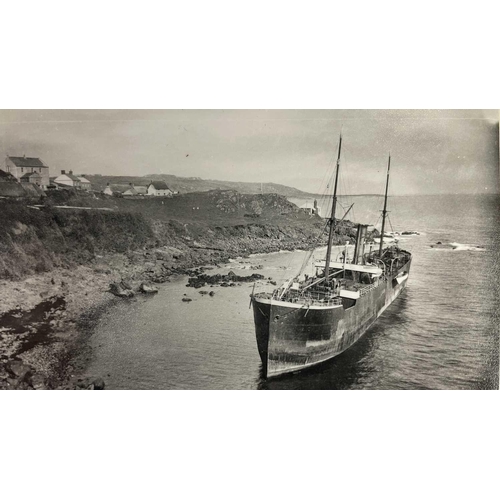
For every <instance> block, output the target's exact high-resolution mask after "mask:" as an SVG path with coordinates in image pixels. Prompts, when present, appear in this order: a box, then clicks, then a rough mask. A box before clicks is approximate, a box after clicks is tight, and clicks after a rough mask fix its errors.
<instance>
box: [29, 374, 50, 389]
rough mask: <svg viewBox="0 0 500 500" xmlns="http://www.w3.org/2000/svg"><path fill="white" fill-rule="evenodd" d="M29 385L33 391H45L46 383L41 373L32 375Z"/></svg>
mask: <svg viewBox="0 0 500 500" xmlns="http://www.w3.org/2000/svg"><path fill="white" fill-rule="evenodd" d="M29 382H30V385H31V387H33V389H36V390H42V389H47V385H46V383H47V381H46V379H45V377H44V376H43V375H42V374H41V373H34V374H33V375H31V377H30V380H29Z"/></svg>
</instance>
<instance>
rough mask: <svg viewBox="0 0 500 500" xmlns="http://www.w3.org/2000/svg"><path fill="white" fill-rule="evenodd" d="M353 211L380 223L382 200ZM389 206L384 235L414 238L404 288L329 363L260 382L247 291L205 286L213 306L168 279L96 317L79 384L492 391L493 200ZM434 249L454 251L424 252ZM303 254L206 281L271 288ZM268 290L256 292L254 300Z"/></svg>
mask: <svg viewBox="0 0 500 500" xmlns="http://www.w3.org/2000/svg"><path fill="white" fill-rule="evenodd" d="M353 201H354V202H355V210H354V212H351V213H350V214H349V217H348V218H349V219H351V220H355V221H356V222H362V223H368V224H370V223H371V224H375V223H376V222H377V219H378V217H379V210H380V209H381V203H382V200H381V199H380V198H377V197H356V198H354V199H353ZM389 207H390V210H391V212H390V224H389V225H388V227H387V228H386V230H388V231H391V230H394V231H399V232H402V231H418V232H420V235H412V236H401V237H400V242H399V244H400V246H401V247H402V248H404V249H407V250H410V251H411V252H412V254H413V263H412V267H411V272H410V278H409V281H408V286H407V289H406V290H405V291H404V292H403V293H402V294H401V296H400V297H398V299H396V301H395V302H394V303H393V304H392V305H391V306H390V307H389V308H388V309H387V310H386V311H385V312H384V314H383V315H382V316H381V317H380V318H379V319H378V321H377V322H376V323H375V325H374V326H373V327H372V328H370V329H369V330H368V331H367V333H366V334H365V335H364V337H363V338H362V339H361V340H360V341H358V342H357V343H356V344H355V345H354V346H353V347H351V348H350V349H348V350H347V351H346V352H345V353H343V354H341V355H340V356H338V357H337V358H335V359H333V360H331V361H328V362H326V363H324V364H322V365H319V366H317V367H314V368H312V369H310V370H308V371H305V372H302V373H299V374H295V375H288V376H284V377H282V378H279V379H272V380H269V381H265V380H263V379H262V369H261V361H260V358H259V355H258V352H257V345H256V341H255V331H254V324H253V313H252V310H251V309H249V305H250V294H251V292H252V288H253V284H250V283H243V284H242V285H241V286H236V287H227V288H224V287H213V288H210V287H206V288H205V290H207V291H214V292H215V295H214V296H213V297H210V296H208V295H201V294H200V293H199V290H197V289H194V288H188V287H186V286H185V285H186V283H187V277H177V278H175V279H174V280H173V281H172V282H171V283H166V284H164V285H161V286H160V291H159V293H158V294H157V295H156V296H153V297H139V298H138V299H137V300H135V301H133V302H128V301H122V302H118V303H117V304H116V306H114V307H112V308H111V309H110V310H108V311H107V313H106V314H104V315H103V316H102V317H101V318H100V320H99V321H98V322H97V324H96V326H95V328H94V331H93V332H92V334H91V335H90V336H89V338H88V343H89V346H88V347H90V351H91V357H90V362H89V365H88V368H87V371H86V375H88V376H91V377H94V376H95V377H97V376H99V377H103V378H104V379H105V380H106V384H107V385H106V387H107V388H108V389H498V368H499V351H498V345H499V311H500V294H499V283H498V281H499V274H498V273H499V263H500V258H499V256H500V252H499V243H500V241H499V240H500V234H499V231H500V220H499V219H500V197H498V196H494V195H484V196H479V195H475V196H472V195H470V196H462V195H460V196H458V195H445V196H412V197H403V196H402V197H392V198H390V199H389ZM439 241H440V242H442V243H443V244H445V243H458V244H459V247H457V248H456V249H452V248H448V247H446V248H443V249H435V248H431V245H435V244H436V243H437V242H439ZM478 247H483V248H478ZM334 254H335V252H334ZM307 256H308V254H307V252H288V253H276V254H270V255H255V256H252V257H250V258H247V259H235V260H234V261H232V262H231V263H230V264H228V265H226V266H222V267H221V268H218V269H217V268H216V269H214V270H213V271H212V272H214V273H215V272H218V273H223V274H227V272H229V271H230V270H233V271H235V272H236V273H237V274H240V275H244V274H247V275H248V274H252V273H255V272H257V273H259V274H263V275H265V277H266V278H272V279H273V280H274V281H277V282H278V284H279V283H280V282H283V281H284V280H285V279H286V278H288V277H290V276H291V275H293V274H294V273H296V272H298V270H299V269H300V267H301V265H302V264H303V262H304V259H305V258H306V257H307ZM333 257H335V255H334V256H333ZM314 258H324V249H321V250H319V251H318V252H316V254H315V255H314V256H313V259H314ZM251 266H263V269H261V270H255V269H251V268H250V267H251ZM310 269H311V266H310V265H309V267H306V269H305V272H306V273H307V272H308V270H310ZM272 288H274V287H273V286H272V285H269V284H266V283H265V282H260V283H258V284H256V291H263V290H271V289H272ZM184 294H186V295H187V296H188V297H189V298H191V299H192V301H191V302H183V301H182V298H183V297H184Z"/></svg>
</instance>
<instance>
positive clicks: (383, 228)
mask: <svg viewBox="0 0 500 500" xmlns="http://www.w3.org/2000/svg"><path fill="white" fill-rule="evenodd" d="M390 170H391V154H390V153H389V163H388V164H387V181H386V184H385V198H384V210H382V233H381V234H380V249H379V252H378V255H379V257H382V250H383V246H384V231H385V218H386V216H387V213H388V212H387V193H388V191H389V172H390Z"/></svg>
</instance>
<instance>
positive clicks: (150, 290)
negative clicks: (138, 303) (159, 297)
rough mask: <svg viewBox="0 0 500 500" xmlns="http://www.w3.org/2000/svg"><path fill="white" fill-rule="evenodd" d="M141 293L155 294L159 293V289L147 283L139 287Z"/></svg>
mask: <svg viewBox="0 0 500 500" xmlns="http://www.w3.org/2000/svg"><path fill="white" fill-rule="evenodd" d="M139 291H140V292H142V293H146V294H155V293H158V288H156V287H154V286H149V285H146V284H145V283H141V285H140V286H139Z"/></svg>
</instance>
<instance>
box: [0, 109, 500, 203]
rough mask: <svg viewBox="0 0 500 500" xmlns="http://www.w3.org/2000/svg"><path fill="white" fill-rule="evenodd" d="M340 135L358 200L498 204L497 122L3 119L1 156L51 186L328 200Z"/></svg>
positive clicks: (137, 115) (372, 117)
mask: <svg viewBox="0 0 500 500" xmlns="http://www.w3.org/2000/svg"><path fill="white" fill-rule="evenodd" d="M341 128H342V134H343V153H344V154H343V155H342V175H343V178H344V180H345V182H346V185H348V186H349V188H350V190H351V194H361V193H377V194H380V193H381V190H382V189H383V182H384V173H385V168H386V164H387V155H388V153H389V151H390V152H391V156H392V162H391V170H392V177H391V192H392V193H393V194H437V193H478V192H481V193H484V192H498V185H499V183H498V151H499V147H498V111H496V110H451V111H450V110H430V111H426V110H415V111H411V110H407V111H405V110H355V111H353V110H328V111H326V110H325V111H311V110H309V111H307V110H305V111H304V110H298V111H275V110H271V111H257V110H251V111H245V110H243V111H239V110H234V111H210V110H205V111H197V110H186V111H180V110H177V111H151V110H150V111H141V110H132V111H130V110H119V111H117V110H111V111H110V110H97V111H93V110H80V111H78V110H49V111H44V110H16V111H7V110H3V111H2V110H0V154H2V156H3V157H4V156H5V155H6V154H9V155H13V156H22V155H23V154H25V155H26V156H36V157H40V158H42V160H43V161H44V162H45V163H46V164H48V165H49V166H50V168H51V175H56V174H57V173H59V170H60V169H67V170H69V169H72V170H74V171H75V172H77V173H83V174H95V173H101V174H107V175H147V174H153V173H165V174H174V175H178V176H183V177H202V178H205V179H219V180H233V181H253V182H276V183H280V184H286V185H289V186H293V187H296V188H299V189H302V190H304V191H308V192H316V193H317V192H321V191H322V189H324V179H325V175H326V174H327V173H328V172H331V161H332V158H333V157H335V154H336V150H337V145H338V137H339V133H340V130H341Z"/></svg>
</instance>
